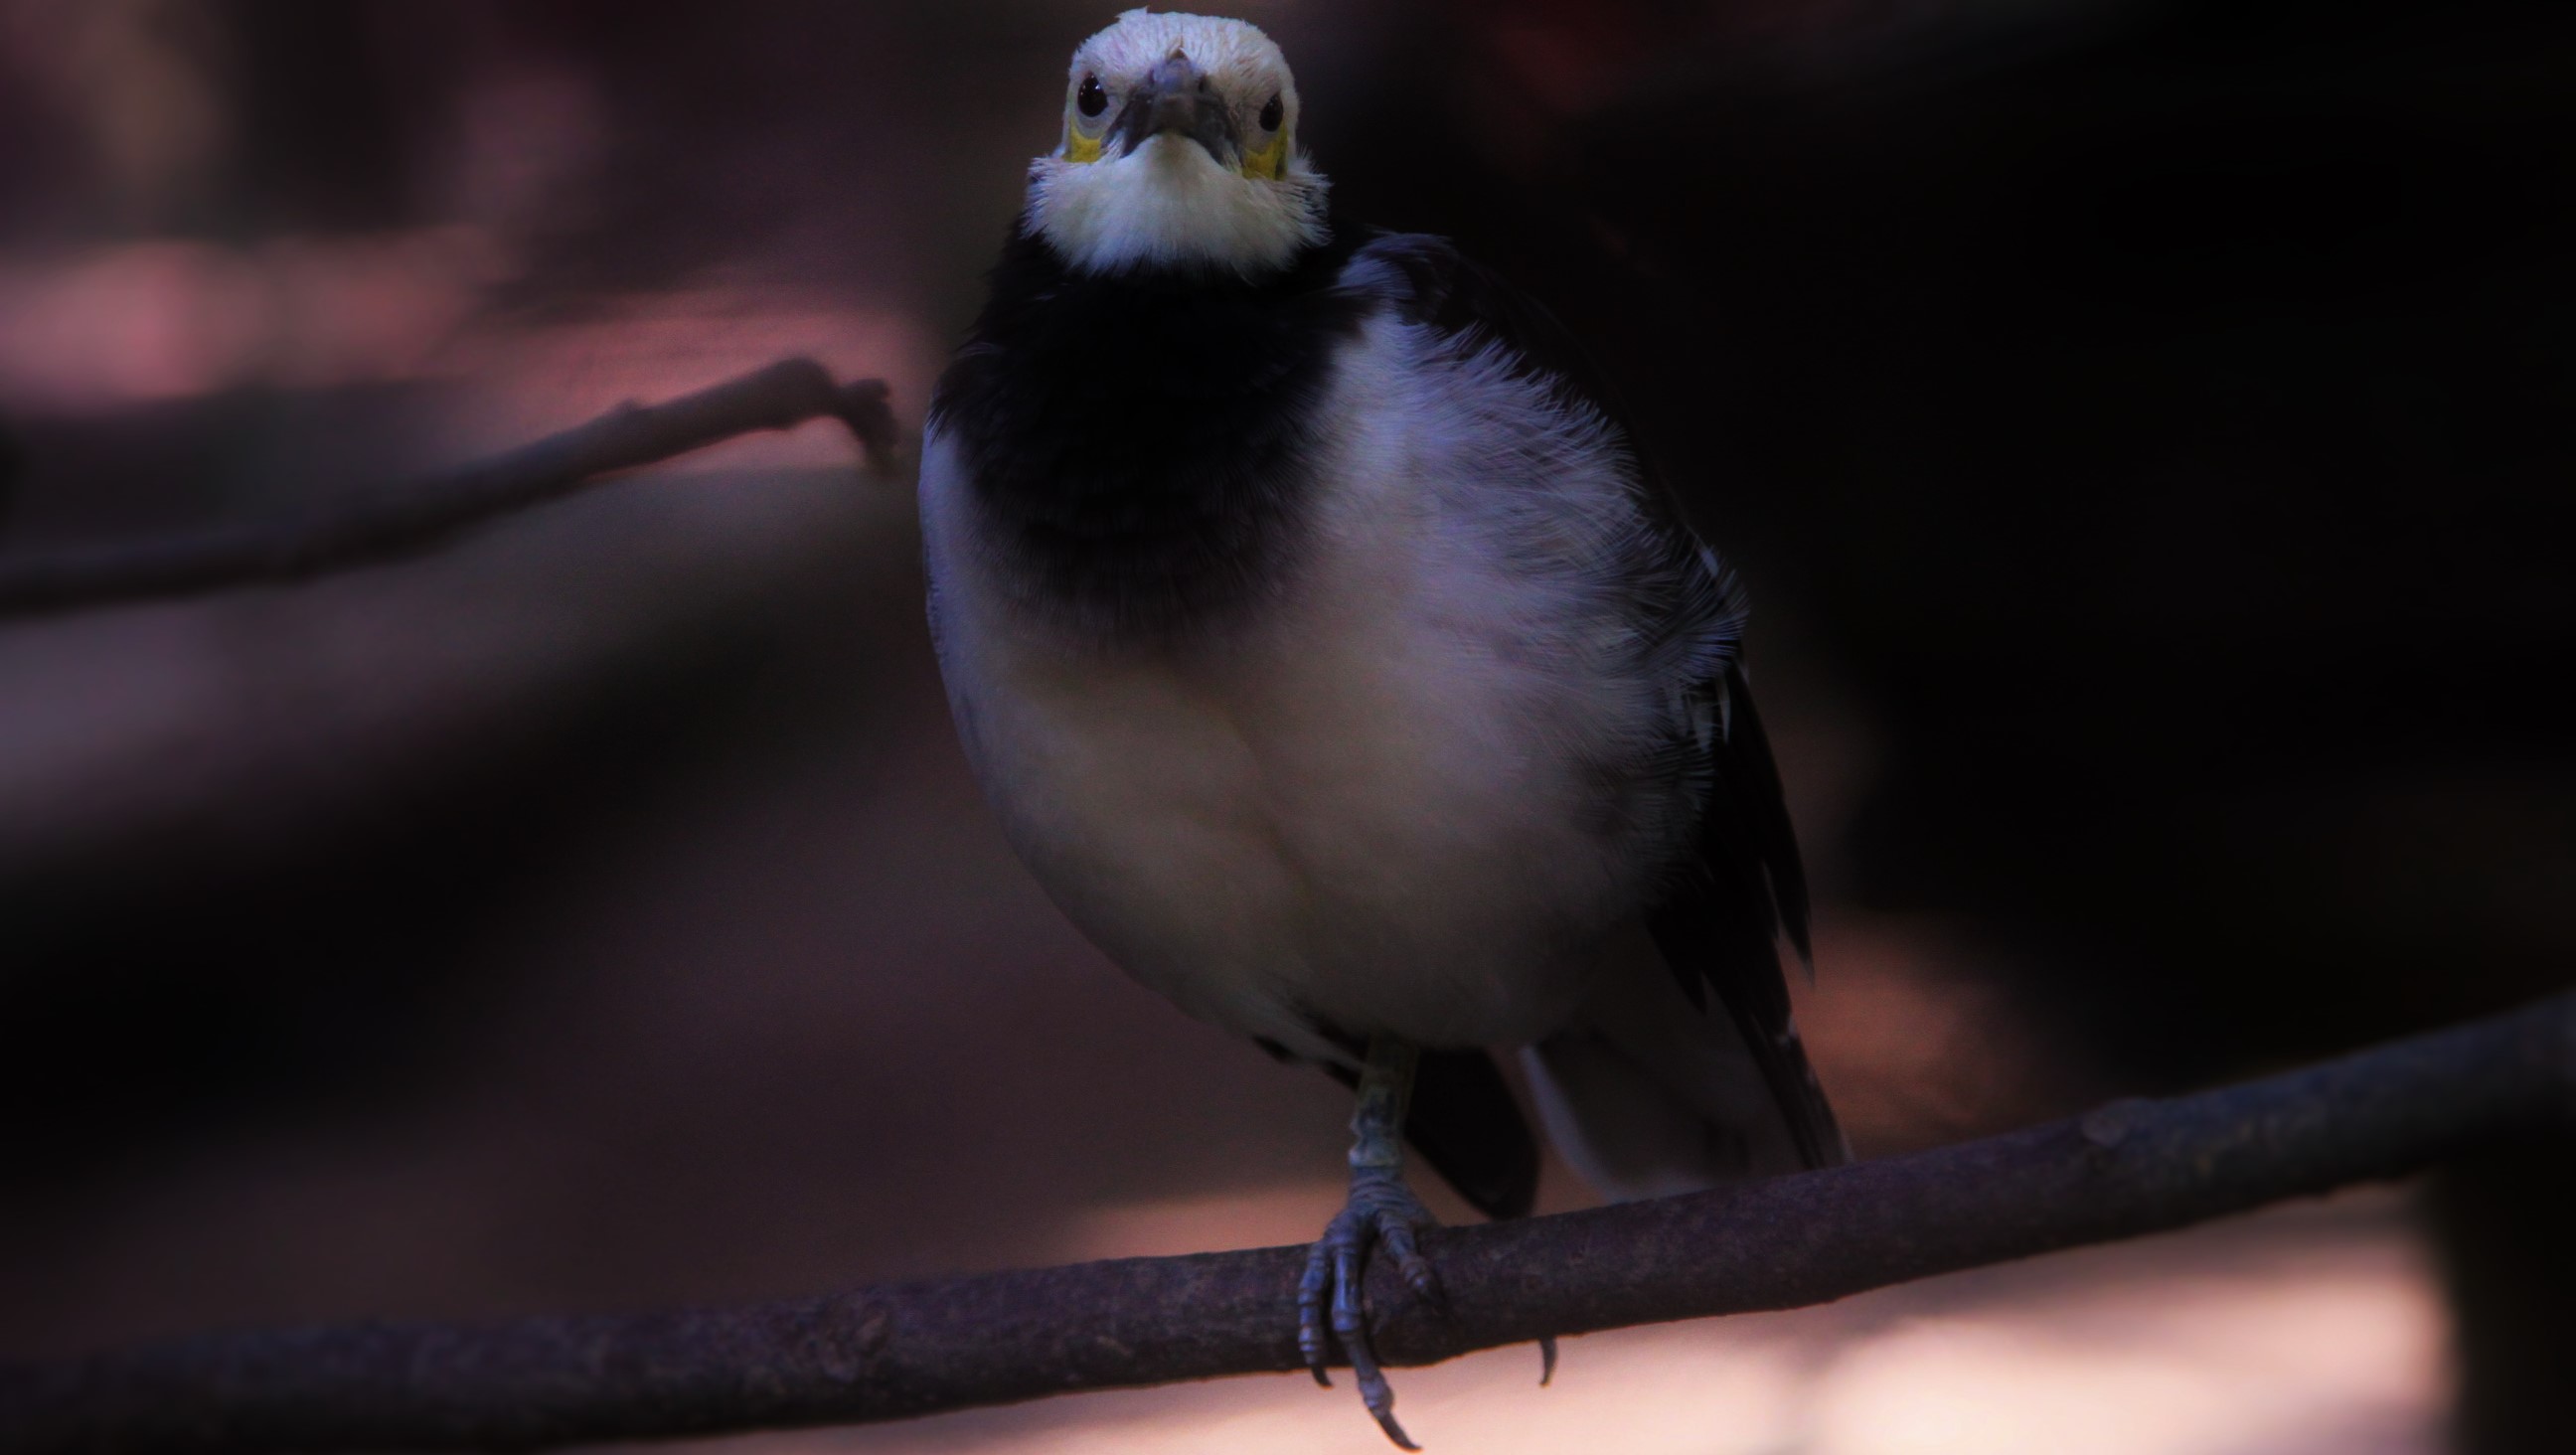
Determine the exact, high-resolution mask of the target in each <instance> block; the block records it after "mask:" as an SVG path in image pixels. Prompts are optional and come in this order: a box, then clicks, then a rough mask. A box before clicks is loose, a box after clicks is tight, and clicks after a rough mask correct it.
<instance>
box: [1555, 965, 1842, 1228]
mask: <svg viewBox="0 0 2576 1455" xmlns="http://www.w3.org/2000/svg"><path fill="white" fill-rule="evenodd" d="M1782 1049H1783V1051H1784V1053H1785V1055H1786V1056H1787V1058H1788V1059H1789V1060H1790V1062H1791V1063H1792V1065H1793V1067H1794V1069H1795V1071H1796V1072H1797V1074H1798V1075H1800V1076H1801V1077H1805V1076H1807V1075H1809V1073H1808V1070H1807V1053H1806V1048H1805V1047H1804V1046H1802V1045H1801V1044H1799V1042H1798V1039H1797V1031H1796V1028H1795V1027H1794V1026H1792V1027H1790V1029H1789V1033H1788V1037H1787V1039H1786V1041H1785V1043H1784V1044H1783V1047H1782ZM1521 1060H1522V1065H1523V1066H1524V1067H1525V1068H1526V1069H1527V1070H1528V1072H1529V1080H1530V1088H1531V1091H1532V1092H1533V1093H1534V1095H1533V1099H1534V1100H1535V1101H1536V1102H1537V1104H1538V1113H1539V1120H1540V1122H1541V1124H1542V1125H1544V1126H1545V1127H1546V1129H1547V1136H1548V1140H1549V1141H1551V1142H1553V1143H1555V1145H1556V1147H1557V1150H1559V1151H1560V1152H1562V1153H1564V1155H1565V1159H1566V1160H1567V1161H1568V1162H1569V1163H1571V1164H1573V1166H1574V1169H1575V1170H1576V1171H1577V1172H1580V1173H1582V1174H1583V1176H1584V1177H1585V1178H1586V1179H1588V1180H1589V1181H1590V1182H1591V1183H1592V1184H1593V1186H1594V1187H1596V1188H1598V1189H1599V1190H1600V1191H1601V1193H1602V1194H1603V1195H1604V1196H1607V1197H1610V1198H1613V1199H1616V1200H1619V1201H1628V1200H1631V1199H1635V1198H1642V1197H1661V1196H1664V1195H1667V1194H1670V1193H1676V1192H1693V1191H1697V1190H1699V1189H1702V1188H1706V1187H1710V1186H1713V1185H1715V1184H1717V1183H1720V1182H1727V1181H1732V1180H1735V1179H1738V1178H1744V1177H1763V1176H1769V1175H1771V1174H1773V1173H1779V1172H1796V1171H1800V1170H1802V1169H1804V1168H1805V1167H1806V1166H1807V1165H1808V1159H1807V1158H1806V1157H1804V1156H1802V1155H1801V1154H1800V1152H1799V1139H1798V1137H1797V1136H1796V1135H1795V1134H1794V1133H1793V1132H1792V1130H1791V1127H1790V1122H1789V1117H1790V1115H1791V1113H1790V1112H1789V1111H1787V1110H1786V1109H1784V1108H1783V1107H1782V1105H1781V1103H1780V1100H1779V1098H1778V1097H1777V1096H1775V1095H1774V1094H1773V1089H1772V1087H1771V1085H1770V1083H1769V1081H1768V1080H1766V1078H1765V1077H1764V1075H1763V1070H1762V1066H1761V1064H1760V1063H1759V1062H1758V1061H1756V1060H1755V1059H1754V1056H1753V1053H1752V1051H1751V1050H1750V1049H1749V1048H1748V1047H1747V1046H1746V1045H1745V1043H1744V1038H1743V1035H1742V1033H1741V1032H1740V1031H1739V1030H1738V1029H1737V1027H1736V1024H1735V1020H1734V1018H1733V1017H1731V1016H1729V1015H1728V1014H1727V1013H1726V1012H1725V1011H1724V1010H1723V1009H1718V1008H1711V1009H1707V1010H1703V1009H1701V1008H1699V1007H1697V1006H1694V1005H1692V1004H1691V1003H1690V1001H1689V999H1688V998H1687V997H1685V996H1683V994H1682V993H1681V991H1680V990H1679V988H1677V987H1676V986H1675V985H1674V983H1673V979H1672V976H1671V975H1669V974H1668V973H1666V972H1665V971H1664V969H1663V967H1662V966H1661V965H1660V964H1653V963H1651V962H1650V963H1648V964H1643V965H1638V966H1635V967H1634V968H1629V967H1622V968H1621V970H1619V971H1618V972H1617V973H1614V974H1610V975H1606V976H1604V977H1603V978H1602V980H1601V982H1600V988H1599V989H1598V990H1596V991H1595V992H1594V994H1593V996H1592V999H1591V1000H1590V1001H1589V1002H1587V1003H1586V1005H1585V1007H1584V1011H1583V1014H1582V1015H1581V1016H1579V1017H1578V1018H1577V1019H1576V1020H1575V1022H1574V1023H1573V1024H1572V1025H1570V1026H1568V1027H1567V1028H1566V1029H1564V1030H1562V1031H1559V1032H1557V1033H1556V1034H1554V1035H1552V1036H1549V1037H1548V1038H1547V1039H1546V1040H1544V1041H1541V1042H1539V1043H1538V1044H1537V1045H1535V1046H1530V1047H1527V1048H1524V1049H1523V1050H1522V1052H1521ZM1814 1106H1815V1107H1817V1108H1821V1107H1822V1106H1823V1099H1822V1098H1821V1097H1817V1098H1815V1100H1814ZM1825 1115H1826V1116H1827V1117H1828V1122H1827V1125H1826V1126H1825V1127H1823V1128H1822V1129H1821V1130H1822V1132H1823V1133H1824V1135H1823V1137H1822V1138H1821V1139H1820V1140H1821V1143H1822V1145H1823V1146H1824V1148H1825V1160H1826V1161H1828V1162H1839V1161H1848V1160H1850V1157H1851V1151H1850V1148H1849V1146H1848V1145H1847V1144H1846V1143H1845V1142H1844V1141H1843V1138H1842V1133H1841V1132H1840V1130H1839V1129H1837V1128H1835V1127H1833V1126H1832V1125H1831V1124H1830V1113H1825Z"/></svg>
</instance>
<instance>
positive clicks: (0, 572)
mask: <svg viewBox="0 0 2576 1455" xmlns="http://www.w3.org/2000/svg"><path fill="white" fill-rule="evenodd" d="M886 395H887V389H886V384H885V381H884V380H882V379H862V380H859V381H858V382H856V383H853V384H847V385H842V384H836V383H834V382H833V380H832V376H831V374H830V373H829V372H827V371H826V370H825V369H824V368H823V366H822V365H820V364H818V363H815V362H814V361H813V360H811V359H782V360H780V361H779V362H777V363H775V364H772V365H770V366H769V367H767V368H765V369H761V370H758V371H756V372H754V373H750V374H745V375H743V376H741V377H740V378H736V379H731V380H727V381H726V382H724V383H721V384H715V385H711V386H709V387H708V388H705V389H701V390H699V391H698V392H696V393H694V394H689V395H684V396H682V397H681V398H678V399H674V400H670V401H669V402H667V403H663V404H657V405H652V406H649V407H648V406H644V405H638V404H628V405H625V406H622V407H621V408H619V409H617V410H616V411H614V412H612V413H609V414H606V415H602V416H601V417H600V418H598V419H595V420H592V421H591V422H589V423H588V424H584V425H581V426H579V427H577V428H574V429H570V430H566V431H564V432H563V433H561V434H556V435H550V436H548V437H547V438H545V439H542V440H539V441H537V442H536V443H534V444H530V445H527V446H524V447H522V448H520V449H517V450H513V451H511V452H510V453H508V454H506V455H502V456H499V457H497V458H494V459H490V460H485V461H482V462H480V463H478V464H475V465H471V466H468V467H466V468H464V469H461V470H458V471H456V472H454V473H452V474H449V475H447V476H445V477H443V478H439V479H435V480H425V481H421V482H418V483H416V484H413V485H409V486H404V487H401V488H399V489H396V490H389V491H384V492H381V493H379V494H376V495H373V496H360V497H357V498H354V499H350V500H347V501H345V502H343V503H337V504H334V505H332V506H330V507H328V508H327V509H326V510H324V511H321V512H317V513H316V517H315V518H313V519H309V520H294V521H284V522H275V523H270V524H265V525H245V526H236V527H233V528H231V529H229V530H224V531H220V532H216V533H212V534H208V535H204V536H199V537H192V538H186V539H180V540H169V541H153V542H146V543H142V544H134V545H115V546H104V547H97V548H93V549H90V550H86V551H74V552H64V553H61V554H59V555H55V556H49V557H38V558H36V559H33V560H24V561H14V562H12V561H0V617H7V616H15V615H28V614H33V613H40V612H53V611H67V610H76V609H79V608H82V607H94V606H106V605H113V604H116V603H120V602H130V601H140V600H148V599H151V598H154V597H162V596H177V595H184V594H187V593H190V592H198V591H220V590H225V589H228V588H231V587H237V586H251V585H271V584H276V583H279V582H284V581H294V580H299V579H302V578H304V577H307V576H311V575H314V574H316V573H318V572H322V571H334V570H342V569H346V568H348V567H351V566H359V565H365V564H368V563H371V562H375V561H381V560H385V559H387V558H389V557H393V556H397V555H401V554H404V553H406V552H410V551H416V550H419V549H421V548H423V547H425V546H429V545H432V544H435V543H436V542H438V541H439V540H441V539H443V538H445V537H447V536H449V535H452V534H454V533H455V532H457V531H460V530H463V529H466V528H467V527H469V526H473V525H477V524H480V523H481V522H483V521H486V520H489V519H492V518H493V517H495V516H499V515H505V514H507V513H509V512H511V511H515V510H522V509H525V508H527V507H528V506H531V505H537V504H542V503H543V502H545V501H548V500H552V499H554V498H556V497H557V496H560V495H563V494H566V493H568V492H570V491H572V490H575V489H578V488H579V487H581V486H583V485H586V484H589V483H591V482H593V481H595V480H597V479H599V478H600V477H602V476H605V475H610V474H614V473H616V472H618V471H621V470H631V469H634V468H636V467H637V466H640V465H649V464H653V463H656V462H658V461H661V460H666V459H669V458H670V457H672V456H673V455H680V454H686V453H688V452H689V451H691V450H697V449H703V448H705V447H706V446H708V445H712V444H716V443H718V442H720V441H723V440H728V439H731V438H733V437H734V436H736V435H743V434H749V433H752V432H753V431H755V430H777V429H793V428H794V427H796V426H797V425H800V424H803V423H804V422H805V421H807V420H809V419H816V418H821V417H826V416H828V417H830V418H834V419H838V420H839V421H841V423H843V424H845V425H847V426H848V427H849V430H850V433H851V434H852V436H854V437H855V438H856V439H857V440H858V442H859V445H860V446H861V448H862V449H863V450H864V451H865V453H866V457H867V462H868V464H869V467H870V468H871V469H873V470H874V471H876V472H877V473H878V474H880V475H884V474H889V473H891V472H892V470H893V461H894V455H895V448H896V433H895V422H894V414H893V411H892V410H890V409H889V408H888V407H887V403H886Z"/></svg>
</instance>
